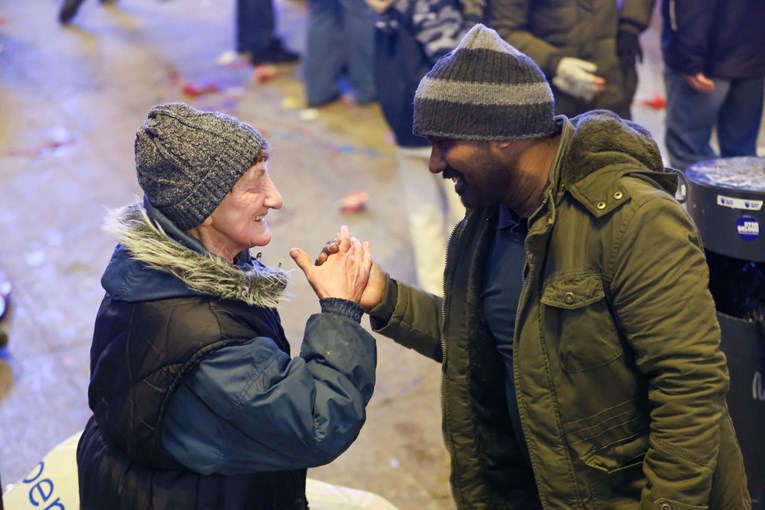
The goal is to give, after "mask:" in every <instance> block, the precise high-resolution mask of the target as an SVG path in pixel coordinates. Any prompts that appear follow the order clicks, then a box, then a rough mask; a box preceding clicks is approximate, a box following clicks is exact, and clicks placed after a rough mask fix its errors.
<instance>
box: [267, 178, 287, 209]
mask: <svg viewBox="0 0 765 510" xmlns="http://www.w3.org/2000/svg"><path fill="white" fill-rule="evenodd" d="M264 203H265V206H266V207H268V208H270V209H281V208H282V206H283V205H284V201H283V200H282V194H281V193H279V190H278V189H276V184H274V181H272V180H271V178H270V177H269V178H268V185H267V188H266V200H265V202H264Z"/></svg>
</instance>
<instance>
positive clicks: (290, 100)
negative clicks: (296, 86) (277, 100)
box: [282, 96, 303, 110]
mask: <svg viewBox="0 0 765 510" xmlns="http://www.w3.org/2000/svg"><path fill="white" fill-rule="evenodd" d="M302 106H303V101H301V100H300V99H298V98H296V97H292V96H286V97H285V98H284V99H282V108H287V109H288V110H297V109H298V108H300V107H302Z"/></svg>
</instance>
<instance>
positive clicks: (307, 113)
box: [300, 108, 319, 120]
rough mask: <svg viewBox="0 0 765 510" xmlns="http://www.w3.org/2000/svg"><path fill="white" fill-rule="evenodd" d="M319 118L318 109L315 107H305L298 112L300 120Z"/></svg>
mask: <svg viewBox="0 0 765 510" xmlns="http://www.w3.org/2000/svg"><path fill="white" fill-rule="evenodd" d="M318 118H319V110H317V109H316V108H307V109H305V110H303V111H301V112H300V119H301V120H316V119H318Z"/></svg>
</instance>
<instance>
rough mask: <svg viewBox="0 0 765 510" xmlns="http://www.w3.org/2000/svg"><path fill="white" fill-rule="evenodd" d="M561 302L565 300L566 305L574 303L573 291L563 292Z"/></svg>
mask: <svg viewBox="0 0 765 510" xmlns="http://www.w3.org/2000/svg"><path fill="white" fill-rule="evenodd" d="M563 302H565V303H566V304H567V305H570V304H573V303H574V293H573V292H566V293H565V294H563Z"/></svg>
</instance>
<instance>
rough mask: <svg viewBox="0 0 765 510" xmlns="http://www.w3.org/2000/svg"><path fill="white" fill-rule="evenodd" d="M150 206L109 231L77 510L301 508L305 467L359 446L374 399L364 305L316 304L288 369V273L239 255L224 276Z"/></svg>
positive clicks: (128, 211)
mask: <svg viewBox="0 0 765 510" xmlns="http://www.w3.org/2000/svg"><path fill="white" fill-rule="evenodd" d="M146 207H147V209H148V211H147V210H145V209H144V208H143V207H142V206H141V205H139V204H135V205H133V206H130V207H127V208H124V209H122V210H119V211H117V213H116V214H115V217H113V218H112V224H111V230H112V231H113V233H114V234H115V235H116V236H117V238H118V241H119V242H120V244H119V245H118V246H117V248H116V249H115V252H114V255H113V256H112V260H111V261H110V263H109V266H108V267H107V269H106V272H105V273H104V276H103V278H102V284H103V286H104V288H105V290H106V296H105V297H104V300H103V302H102V304H101V308H100V310H99V312H98V316H97V318H96V325H95V333H94V338H93V346H92V348H91V383H90V387H89V391H88V396H89V404H90V407H91V409H92V410H93V412H94V416H93V417H92V418H91V419H90V421H89V422H88V424H87V426H86V428H85V431H84V433H83V435H82V438H81V440H80V444H79V447H78V452H77V460H78V468H79V472H80V473H79V475H80V499H81V508H82V509H83V510H88V509H103V508H109V509H110V510H112V509H125V510H128V509H130V510H135V509H142V510H144V509H157V510H160V509H161V510H167V509H171V508H178V509H183V510H194V509H200V510H201V509H209V510H213V509H214V510H240V509H241V510H244V509H270V510H304V509H305V508H307V506H306V505H307V504H306V500H305V477H306V468H307V467H311V466H317V465H321V464H326V463H328V462H330V461H331V460H333V459H334V458H335V457H337V456H338V455H340V454H341V453H342V452H343V451H344V450H345V449H346V448H347V447H348V446H349V445H350V444H351V443H352V442H353V440H354V439H355V438H356V437H357V435H358V433H359V431H360V429H361V426H362V424H363V423H364V419H365V406H366V404H367V403H368V401H369V399H370V398H371V395H372V391H373V388H374V382H375V378H374V369H375V356H376V354H375V344H374V339H373V338H372V337H371V335H369V333H367V332H366V331H364V330H363V329H362V328H361V326H360V324H359V318H360V315H361V310H360V307H358V306H357V305H355V304H353V303H350V302H348V301H344V300H337V299H327V300H322V301H321V304H322V312H323V313H319V314H315V315H313V316H311V317H310V318H309V320H308V322H307V324H306V332H305V338H304V341H303V344H302V348H301V352H300V356H298V357H295V358H291V357H290V346H289V343H288V342H287V339H286V338H285V336H284V331H283V329H282V326H281V320H280V317H279V314H278V312H277V311H276V309H275V306H276V304H277V303H278V302H279V300H280V299H281V297H282V293H283V291H284V289H285V286H286V273H285V272H284V271H282V270H280V269H274V268H268V267H266V266H264V265H263V264H261V263H260V262H259V261H257V260H255V259H251V258H250V256H249V253H247V252H242V253H241V254H240V255H239V257H238V258H237V261H236V262H237V264H236V265H235V266H234V265H230V264H228V263H227V262H225V261H224V260H222V259H220V258H218V257H215V256H213V255H211V254H210V253H209V252H207V251H206V250H205V249H204V248H203V247H202V245H201V244H200V243H199V242H198V241H197V240H195V239H194V238H192V237H189V236H188V235H186V234H185V233H184V232H182V231H180V230H178V229H177V228H176V227H175V226H174V225H173V224H172V223H171V222H170V221H169V220H168V219H167V218H165V217H164V216H163V215H162V213H160V212H159V211H157V210H155V209H153V208H152V207H151V205H150V204H148V202H147V203H146Z"/></svg>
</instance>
